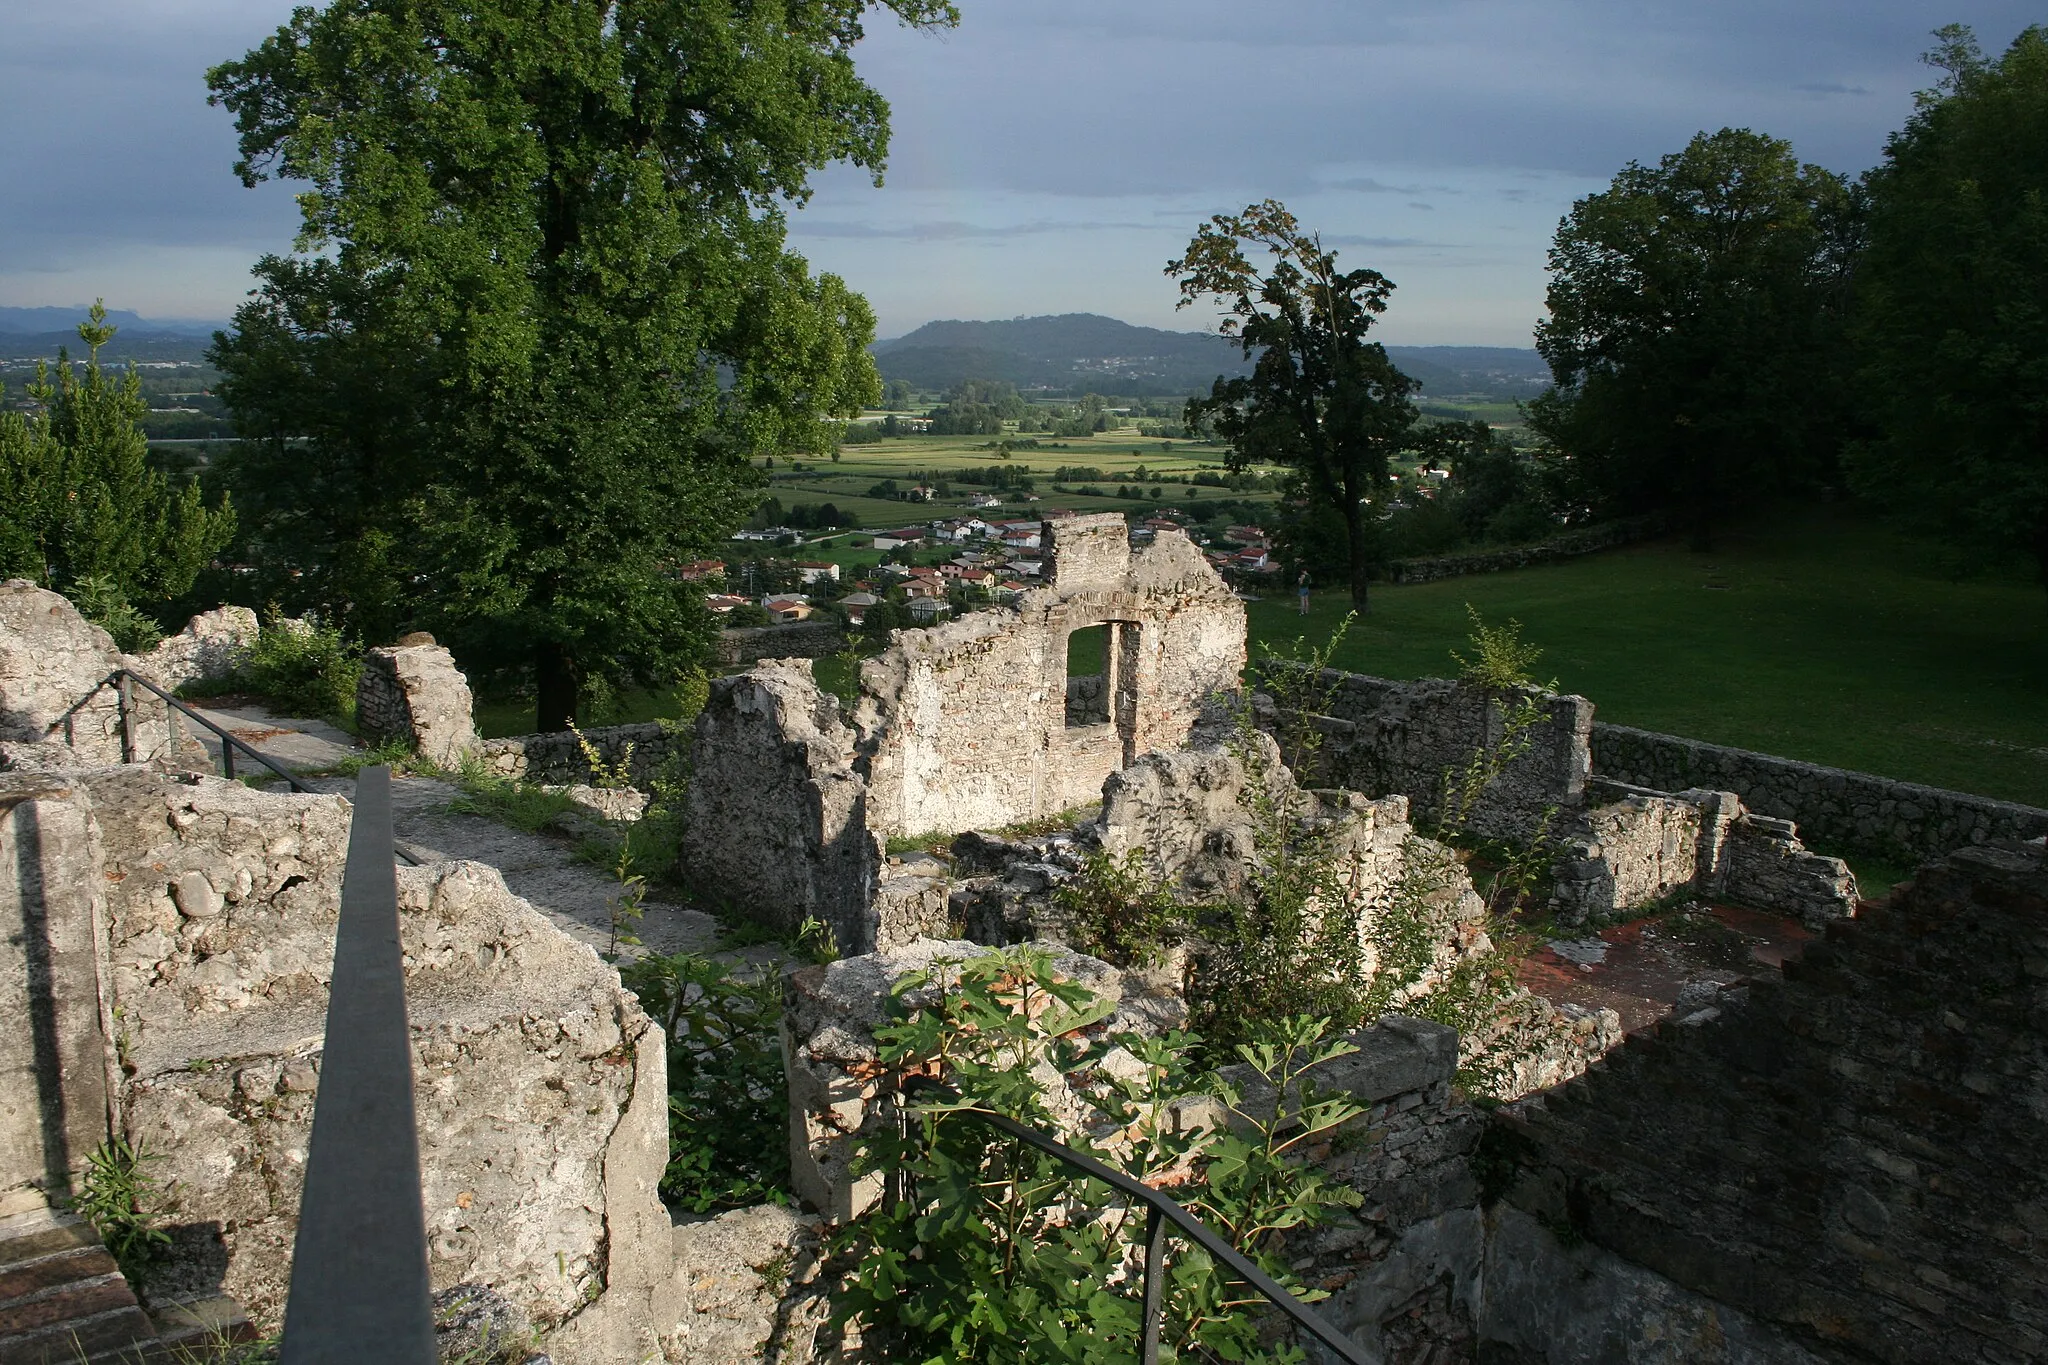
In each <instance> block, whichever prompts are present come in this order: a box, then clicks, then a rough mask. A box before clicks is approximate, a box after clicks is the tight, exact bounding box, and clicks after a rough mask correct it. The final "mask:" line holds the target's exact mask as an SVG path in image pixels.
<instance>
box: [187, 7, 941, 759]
mask: <svg viewBox="0 0 2048 1365" xmlns="http://www.w3.org/2000/svg"><path fill="white" fill-rule="evenodd" d="M881 7H882V8H885V9H887V10H890V11H892V12H894V14H896V15H897V16H898V17H899V18H901V19H902V20H904V21H906V22H908V23H911V24H914V25H920V26H929V25H943V24H950V23H951V22H953V20H954V18H955V14H954V10H953V8H952V6H951V5H950V4H949V3H947V2H946V0H882V5H881ZM869 8H870V5H869V3H868V0H463V2H462V3H457V2H456V0H335V2H334V3H332V4H330V5H329V6H327V8H325V9H322V10H317V11H316V10H313V9H310V8H306V9H300V10H297V11H295V12H294V14H293V16H292V19H291V22H290V23H289V24H287V25H285V26H284V27H282V28H280V29H279V30H278V31H277V33H276V34H275V35H273V36H272V37H271V38H269V39H268V40H266V41H265V42H264V43H263V45H262V46H261V47H259V48H257V49H256V50H254V51H252V52H250V53H249V54H247V55H246V56H245V57H243V58H242V59H241V60H239V61H234V62H228V63H226V64H224V65H222V66H219V67H216V68H215V69H214V70H213V71H212V72H210V73H209V75H208V82H209V85H210V86H211V88H212V89H213V91H214V98H215V99H216V101H218V102H219V103H222V104H224V105H226V106H227V107H228V108H229V109H230V110H232V111H233V112H234V114H235V117H236V122H237V126H238V128H239V130H240V135H241V152H242V158H241V160H240V162H239V163H238V164H237V172H238V173H239V174H240V175H241V177H242V179H243V180H244V181H245V182H246V183H250V184H253V183H255V182H256V181H258V180H261V179H264V178H266V177H268V176H272V175H276V176H282V177H288V178H294V179H299V180H304V181H307V182H309V183H310V189H309V190H308V191H307V192H306V193H304V194H302V195H301V196H300V204H301V206H302V209H303V213H304V224H303V228H302V231H301V235H300V240H299V242H298V247H297V251H296V252H295V254H294V255H293V256H291V257H284V258H269V259H266V260H265V261H263V262H262V263H261V264H260V265H259V266H258V268H257V276H258V281H259V287H258V291H257V294H256V297H255V298H254V299H253V300H252V301H251V302H250V303H249V304H248V305H247V306H245V307H244V308H243V309H242V310H241V311H240V313H239V314H238V315H237V319H236V323H237V328H236V332H235V333H234V334H233V335H228V336H223V337H222V338H221V339H220V341H219V344H218V346H217V349H216V359H217V361H218V363H219V364H220V365H221V367H222V369H223V370H224V371H225V372H226V374H227V380H226V382H225V384H224V396H225V397H226V398H227V399H228V401H229V402H230V403H231V405H232V406H233V407H234V409H235V411H236V414H237V416H238V418H239V419H240V420H241V421H242V422H243V423H244V426H245V430H247V431H248V432H249V433H250V435H252V436H253V437H255V438H256V439H257V441H258V446H257V450H256V453H255V454H253V455H252V456H250V457H249V458H247V459H246V460H245V461H244V464H243V467H242V469H241V470H240V471H239V472H240V475H241V477H242V478H243V479H244V480H245V481H246V483H247V485H248V486H249V488H250V489H251V496H250V499H249V500H250V501H251V502H252V504H258V503H260V505H261V508H262V511H263V514H264V515H263V524H262V526H261V527H260V528H259V529H258V530H257V531H256V532H255V534H256V536H258V537H259V538H263V539H267V541H268V543H269V544H270V546H271V547H272V548H273V549H274V550H276V551H277V552H279V553H280V554H283V555H285V556H303V557H305V558H306V559H307V560H308V561H309V562H308V563H306V564H304V565H297V564H294V565H293V566H292V567H294V568H304V569H309V570H312V571H313V572H311V573H310V574H309V575H308V577H309V578H310V579H311V581H312V582H313V584H314V585H315V589H316V590H317V591H322V592H325V593H326V594H328V596H329V599H330V600H329V603H328V605H330V606H331V607H333V608H334V609H336V610H339V611H343V612H346V613H350V614H352V615H353V616H354V617H355V618H356V619H357V620H358V621H359V622H362V623H364V624H365V625H366V626H369V625H372V624H386V625H388V624H390V623H393V622H396V621H398V620H417V621H419V622H420V623H422V624H428V625H431V626H432V627H434V628H435V629H436V630H438V631H440V632H441V633H442V634H444V636H446V637H448V638H449V639H450V642H451V643H452V644H454V645H455V646H456V648H457V649H458V650H460V651H461V652H462V653H463V655H464V658H465V662H467V663H469V664H471V665H472V666H473V667H482V668H484V669H486V670H490V669H492V668H500V669H506V670H511V669H514V668H517V669H520V670H522V671H524V670H529V669H530V672H531V677H532V679H533V682H534V684H535V687H536V690H537V693H538V702H539V705H538V711H539V714H538V717H537V723H538V724H539V725H540V726H541V727H542V728H543V729H553V728H560V727H561V726H562V725H564V724H565V723H567V722H568V721H569V720H570V719H571V718H572V717H573V716H574V714H575V710H576V706H577V703H578V700H579V698H580V697H583V696H586V695H587V694H588V692H589V690H590V689H591V688H592V687H593V686H597V685H602V684H605V683H625V682H658V681H661V680H663V678H664V677H665V676H667V675H672V673H673V672H674V670H676V669H677V668H679V667H682V666H684V665H686V664H688V663H689V662H691V661H692V660H693V659H694V658H695V657H696V656H697V655H698V654H699V653H700V651H701V649H702V647H703V644H704V642H705V640H706V638H707V636H708V633H709V630H710V626H709V623H708V621H707V619H706V617H705V615H704V613H703V610H702V607H701V602H700V600H699V597H698V595H697V593H696V592H695V591H694V590H693V589H692V588H691V587H690V586H689V585H686V584H683V583H680V582H678V581H676V580H675V579H674V577H673V575H672V573H671V572H670V570H671V568H672V566H673V565H674V564H675V563H677V562H679V561H683V560H687V559H692V558H696V557H699V556H700V555H701V554H703V553H704V552H705V551H706V550H708V549H709V548H710V547H711V545H712V544H713V543H714V542H715V541H716V540H718V539H719V538H721V537H722V536H723V535H725V534H726V533H728V532H729V531H730V530H731V529H732V528H734V527H735V526H737V525H738V524H739V523H740V522H741V521H742V520H743V519H744V517H745V515H746V513H747V511H748V510H749V509H750V508H751V506H752V505H753V503H754V502H755V501H757V500H758V498H759V486H760V480H759V475H758V474H756V473H755V472H754V470H753V467H752V465H751V464H750V460H751V459H752V458H753V457H755V456H759V455H762V454H769V453H774V452H779V451H785V450H803V451H807V452H808V451H815V452H824V451H827V450H829V449H830V445H831V436H832V433H831V430H830V428H829V425H828V424H827V423H825V422H824V421H823V420H822V419H824V418H826V417H828V416H832V415H835V414H847V413H851V412H854V411H857V410H858V409H859V408H860V407H861V406H862V405H863V404H865V403H867V402H871V401H873V399H874V398H875V397H877V396H878V394H879V384H878V380H877V378H876V375H875V370H874V366H873V363H872V361H870V360H869V358H868V356H867V354H866V351H865V347H866V345H867V343H868V342H869V341H870V340H871V339H872V337H873V331H874V323H873V317H872V314H871V313H870V312H869V311H868V308H867V306H866V304H865V302H864V301H863V300H862V299H861V298H860V297H859V296H858V295H856V294H854V293H852V292H851V291H849V290H848V289H847V288H846V286H845V285H844V284H843V283H842V282H841V281H840V280H838V279H837V278H836V277H834V276H831V275H821V276H816V277H814V276H812V275H811V274H810V272H809V270H808V267H807V266H806V264H805V262H804V261H803V260H802V259H801V258H800V257H798V256H796V255H794V254H792V253H791V252H789V251H788V250H786V248H785V246H784V220H783V210H784V207H785V206H786V205H787V204H789V203H791V202H800V201H801V200H802V199H803V198H804V197H805V195H806V194H807V193H808V178H809V175H810V173H811V172H813V171H815V170H817V169H819V168H821V167H823V166H825V165H827V164H829V163H831V162H834V161H840V160H846V161H852V162H853V163H855V164H857V165H860V166H863V167H867V168H869V169H871V170H874V171H875V172H876V173H877V174H879V169H880V167H881V165H882V162H883V157H884V154H885V152H886V148H887V141H888V119H887V116H888V108H887V105H886V103H885V102H884V101H883V99H882V98H881V96H880V95H879V94H877V93H876V92H875V91H874V90H873V89H872V88H870V87H869V86H868V85H867V84H865V83H864V82H863V81H862V80H861V79H860V78H859V77H858V75H857V74H856V72H855V70H854V66H853V60H852V49H853V46H854V44H855V43H856V42H857V41H858V40H859V38H860V37H861V32H862V30H861V22H862V19H863V17H864V15H865V14H866V12H867V10H868V9H869Z"/></svg>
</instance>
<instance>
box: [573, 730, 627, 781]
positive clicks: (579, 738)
mask: <svg viewBox="0 0 2048 1365" xmlns="http://www.w3.org/2000/svg"><path fill="white" fill-rule="evenodd" d="M569 733H570V734H572V735H574V736H576V747H577V748H579V749H581V750H582V751H583V761H584V763H586V764H587V765H589V768H590V785H591V786H593V787H601V788H603V789H604V790H606V791H625V790H627V789H628V788H630V787H631V786H632V785H633V741H632V740H630V739H629V740H627V741H626V743H625V744H624V746H623V747H622V748H621V750H620V753H619V761H618V762H616V763H607V762H605V761H604V754H603V752H602V751H601V750H599V748H598V747H597V746H596V745H595V744H592V743H591V742H590V740H589V738H588V737H586V736H585V735H584V733H583V731H581V730H579V729H577V728H576V722H575V721H573V720H572V721H570V722H569Z"/></svg>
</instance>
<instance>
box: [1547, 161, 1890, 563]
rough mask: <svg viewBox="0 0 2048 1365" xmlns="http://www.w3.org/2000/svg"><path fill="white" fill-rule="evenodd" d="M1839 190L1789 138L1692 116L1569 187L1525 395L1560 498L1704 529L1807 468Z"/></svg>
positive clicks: (1834, 315)
mask: <svg viewBox="0 0 2048 1365" xmlns="http://www.w3.org/2000/svg"><path fill="white" fill-rule="evenodd" d="M1855 225H1856V212H1855V205H1854V196H1853V195H1852V194H1851V192H1850V189H1849V187H1848V186H1847V185H1845V184H1844V182H1843V181H1842V180H1841V179H1840V178H1839V177H1838V176H1835V175H1834V174H1832V173H1831V172H1829V171H1826V170H1824V169H1822V168H1820V167H1818V166H1803V165H1801V164H1800V163H1799V161H1798V159H1797V158H1796V157H1794V156H1793V154H1792V147H1791V144H1789V143H1786V142H1783V141H1780V140H1779V139H1776V138H1772V137H1766V136H1764V135H1762V134H1760V133H1754V132H1751V131H1750V130H1748V129H1745V128H1724V129H1722V130H1721V131H1720V132H1718V133H1701V134H1700V135H1698V136H1697V137H1695V138H1693V140H1692V141H1691V142H1690V143H1689V144H1687V146H1686V147H1685V148H1684V150H1682V151H1679V152H1675V153H1673V154H1671V155H1669V156H1666V157H1664V158H1663V159H1662V160H1661V161H1659V162H1658V164H1657V165H1656V166H1655V167H1647V166H1643V165H1640V164H1637V163H1635V162H1631V163H1629V165H1627V166H1626V167H1624V168H1623V169H1622V171H1621V172H1620V173H1619V174H1618V175H1616V176H1615V177H1614V180H1613V183H1612V184H1611V185H1610V186H1609V188H1608V189H1607V190H1605V191H1604V192H1602V193H1599V194H1595V195H1589V196H1588V197H1586V198H1584V199H1581V200H1579V201H1578V202H1577V203H1576V204H1574V205H1573V206H1572V211H1571V213H1570V215H1569V216H1568V217H1567V218H1566V219H1565V220H1564V221H1563V222H1562V223H1561V224H1559V226H1558V230H1557V236H1556V239H1555V241H1554V243H1553V245H1552V247H1551V250H1550V271H1551V280H1550V286H1549V290H1548V293H1547V296H1546V302H1547V304H1548V307H1549V311H1550V316H1549V318H1548V319H1546V320H1545V321H1543V322H1541V323H1539V324H1537V328H1536V347H1537V350H1539V351H1540V352H1541V353H1542V355H1543V357H1544V359H1545V360H1546V361H1547V362H1548V363H1549V365H1550V368H1551V373H1552V377H1553V379H1554V383H1555V387H1554V388H1553V389H1552V390H1551V391H1550V392H1548V393H1546V394H1545V395H1543V396H1542V397H1540V398H1538V399H1537V400H1535V401H1534V402H1533V403H1532V404H1531V405H1530V425H1531V426H1532V427H1533V428H1534V429H1535V431H1536V432H1537V433H1538V435H1539V436H1541V437H1542V438H1543V439H1544V440H1545V441H1546V442H1547V444H1548V447H1549V461H1550V464H1551V467H1552V470H1553V473H1554V474H1555V475H1556V476H1557V477H1556V483H1557V486H1558V487H1559V488H1560V490H1561V492H1562V494H1563V497H1564V500H1565V502H1566V504H1567V506H1568V508H1569V509H1570V510H1575V511H1579V512H1582V513H1591V514H1594V515H1615V514H1621V515H1626V514H1631V513H1639V512H1645V511H1652V510H1671V511H1674V512H1677V513H1679V514H1681V515H1683V516H1684V517H1685V518H1686V519H1687V520H1688V521H1689V522H1690V523H1691V526H1692V530H1693V533H1694V536H1695V540H1696V541H1697V542H1699V543H1702V544H1704V543H1705V541H1706V539H1707V538H1708V537H1709V536H1710V534H1711V531H1712V528H1713V526H1714V525H1715V524H1716V523H1718V522H1719V521H1721V520H1722V519H1724V518H1725V517H1727V516H1728V515H1729V514H1730V513H1731V512H1733V511H1735V510H1737V509H1739V508H1741V507H1743V506H1745V505H1747V504H1749V503H1751V502H1753V501H1755V500H1757V499H1758V498H1759V497H1760V496H1761V495H1763V494H1765V493H1767V492H1769V491H1771V490H1774V489H1778V488H1783V487H1786V486H1791V485H1797V484H1799V483H1801V482H1802V481H1805V480H1807V479H1809V478H1810V477H1811V476H1812V475H1813V474H1814V473H1815V472H1816V471H1817V470H1818V469H1820V468H1822V467H1823V466H1824V464H1825V462H1826V460H1827V459H1828V457H1829V455H1830V454H1831V452H1832V449H1833V447H1834V445H1835V444H1836V443H1838V442H1839V440H1840V437H1841V430H1840V424H1841V421H1842V420H1843V419H1842V413H1843V403H1842V401H1841V398H1840V386H1839V384H1838V383H1837V382H1836V380H1835V378H1834V376H1835V375H1836V374H1837V373H1838V372H1839V367H1838V365H1837V364H1836V363H1835V362H1836V361H1837V360H1838V356H1839V347H1838V345H1837V343H1836V338H1837V336H1838V335H1839V332H1840V328H1841V324H1842V317H1843V313H1844V307H1843V304H1844V302H1845V300H1846V280H1847V278H1848V267H1849V264H1850V261H1851V259H1852V258H1853V248H1854V237H1855V230H1856V226H1855Z"/></svg>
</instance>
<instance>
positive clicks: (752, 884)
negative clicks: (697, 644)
mask: <svg viewBox="0 0 2048 1365" xmlns="http://www.w3.org/2000/svg"><path fill="white" fill-rule="evenodd" d="M853 742H854V736H853V732H852V731H851V730H849V729H848V728H847V727H846V725H845V724H844V723H843V722H841V720H840V718H839V700H838V698H836V697H833V696H831V695H830V694H828V693H826V692H824V691H822V690H820V689H819V687H818V684H817V682H816V680H815V679H814V678H812V676H811V668H810V661H809V660H807V659H784V660H779V661H776V662H773V663H767V664H762V665H760V666H758V667H756V668H755V669H754V670H753V671H752V672H750V673H742V674H740V675H738V676H737V677H732V678H719V679H716V680H714V681H713V682H712V684H711V695H710V697H709V699H708V700H707V701H706V702H705V705H704V709H703V711H702V712H700V713H699V714H698V716H697V728H696V735H695V743H694V748H693V753H694V755H695V761H694V763H693V765H692V769H691V775H690V788H689V795H688V812H689V818H688V822H687V824H686V825H685V827H684V834H683V850H682V854H683V856H682V865H683V870H684V872H685V873H686V874H687V875H688V877H689V879H690V884H691V886H692V888H693V889H694V890H695V891H696V893H697V895H698V896H699V898H700V899H702V900H704V901H706V902H708V903H711V904H718V905H724V906H728V907H731V908H732V909H735V910H741V911H747V912H751V913H752V914H754V915H756V916H758V917H759V918H761V919H762V920H763V921H764V922H766V923H768V924H769V925H770V926H772V927H773V928H774V929H775V930H776V931H777V932H779V933H783V934H793V933H795V932H796V931H797V929H798V927H799V926H800V925H801V924H802V922H803V921H804V920H805V919H806V918H810V917H816V918H817V919H819V920H822V921H824V922H825V923H826V924H828V925H830V926H832V930H833V933H834V934H835V935H836V937H837V939H838V942H839V946H840V948H841V950H842V951H844V952H848V953H859V952H866V951H869V950H870V949H871V948H872V947H873V946H875V939H876V934H875V931H874V927H873V925H872V924H871V923H870V919H869V915H868V904H869V901H870V900H871V899H872V897H873V894H874V889H875V880H876V875H877V871H878V867H879V864H880V862H881V849H880V847H879V844H878V841H877V840H876V839H875V837H874V835H873V834H872V833H871V832H870V830H869V828H868V819H867V799H868V798H867V786H866V784H865V783H864V782H862V780H861V778H860V776H859V774H857V773H856V772H855V771H854V769H853Z"/></svg>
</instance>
